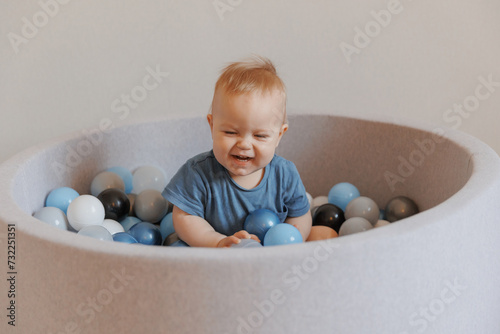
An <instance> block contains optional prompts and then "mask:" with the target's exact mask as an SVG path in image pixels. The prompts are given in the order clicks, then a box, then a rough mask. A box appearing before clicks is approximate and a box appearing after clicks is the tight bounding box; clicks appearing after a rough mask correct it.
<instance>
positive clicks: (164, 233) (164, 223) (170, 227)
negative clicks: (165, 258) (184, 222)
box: [160, 212, 175, 240]
mask: <svg viewBox="0 0 500 334" xmlns="http://www.w3.org/2000/svg"><path fill="white" fill-rule="evenodd" d="M160 232H161V237H162V238H163V240H165V238H166V237H168V236H169V235H170V234H172V233H174V232H175V230H174V221H173V220H172V212H170V213H167V214H166V215H165V217H163V219H162V220H161V223H160Z"/></svg>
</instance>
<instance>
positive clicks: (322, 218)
mask: <svg viewBox="0 0 500 334" xmlns="http://www.w3.org/2000/svg"><path fill="white" fill-rule="evenodd" d="M309 201H310V203H311V208H312V209H311V214H312V219H313V227H312V229H311V233H310V235H309V237H308V239H307V241H314V240H323V239H329V238H335V237H338V236H344V235H349V234H353V233H358V232H362V231H367V230H370V229H372V228H376V227H381V226H384V225H388V224H390V223H393V222H395V221H397V220H401V219H404V218H407V217H410V216H412V215H414V214H416V213H418V212H419V209H418V206H417V204H416V203H415V202H414V201H413V200H412V199H410V198H408V197H405V196H397V197H394V198H392V199H391V200H389V202H388V203H387V205H386V206H385V209H379V207H378V205H377V203H376V202H375V201H374V200H373V199H371V198H369V197H365V196H361V194H360V192H359V190H358V189H357V188H356V186H354V185H353V184H351V183H348V182H341V183H338V184H336V185H334V186H333V187H332V188H331V189H330V191H329V193H328V196H318V197H316V198H314V199H313V198H312V197H310V195H309Z"/></svg>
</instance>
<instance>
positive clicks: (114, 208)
mask: <svg viewBox="0 0 500 334" xmlns="http://www.w3.org/2000/svg"><path fill="white" fill-rule="evenodd" d="M97 198H98V199H99V200H100V201H101V203H102V205H103V206H104V213H105V218H106V219H113V220H118V221H120V220H122V219H123V218H125V217H127V215H128V214H129V212H130V200H129V199H128V196H127V194H125V192H124V191H123V190H120V189H116V188H109V189H106V190H103V191H102V192H101V193H100V194H99V195H98V196H97Z"/></svg>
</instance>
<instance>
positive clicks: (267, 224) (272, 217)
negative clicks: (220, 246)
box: [243, 209, 281, 242]
mask: <svg viewBox="0 0 500 334" xmlns="http://www.w3.org/2000/svg"><path fill="white" fill-rule="evenodd" d="M280 223H281V221H280V219H279V217H278V215H277V214H276V213H275V212H273V211H271V210H268V209H257V210H255V211H253V212H251V213H250V214H249V215H248V216H247V218H246V219H245V223H244V224H243V229H244V230H245V231H247V232H248V233H250V234H255V235H256V236H257V238H259V240H260V241H261V242H262V241H263V240H264V236H265V235H266V233H267V231H269V229H270V228H272V227H273V226H275V225H277V224H280Z"/></svg>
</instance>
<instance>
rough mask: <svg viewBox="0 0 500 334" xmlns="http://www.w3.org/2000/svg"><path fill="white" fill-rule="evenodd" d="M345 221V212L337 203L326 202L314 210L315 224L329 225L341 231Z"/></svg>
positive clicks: (313, 221) (313, 220)
mask: <svg viewBox="0 0 500 334" xmlns="http://www.w3.org/2000/svg"><path fill="white" fill-rule="evenodd" d="M344 221H345V217H344V212H343V211H342V210H341V209H340V208H339V207H338V206H336V205H334V204H331V203H326V204H323V205H321V206H320V207H318V208H317V209H315V210H314V215H313V218H312V224H313V226H328V227H330V228H332V229H334V230H335V231H336V232H337V233H338V232H339V229H340V226H342V224H343V223H344Z"/></svg>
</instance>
